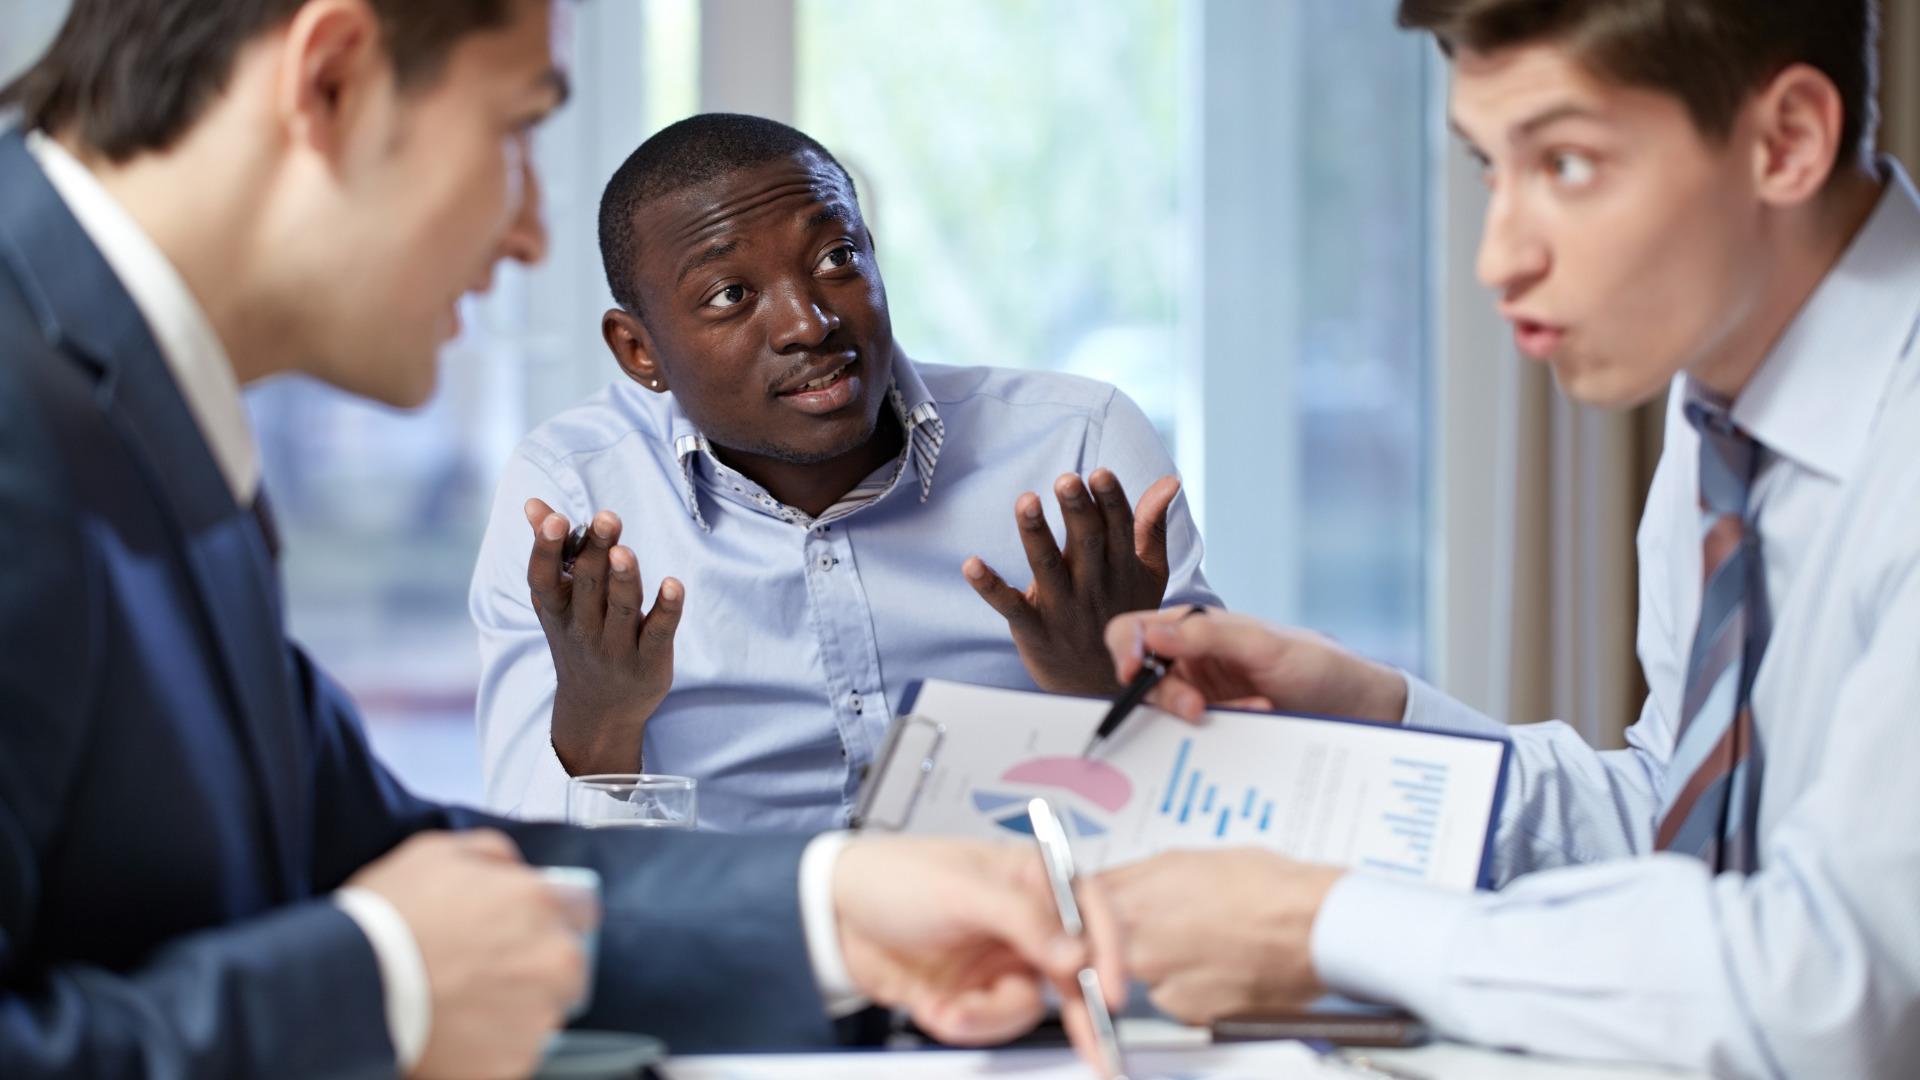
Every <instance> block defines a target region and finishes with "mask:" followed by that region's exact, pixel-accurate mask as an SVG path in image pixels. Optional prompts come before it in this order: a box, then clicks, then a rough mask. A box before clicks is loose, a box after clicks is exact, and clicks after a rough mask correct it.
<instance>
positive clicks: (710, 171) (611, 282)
mask: <svg viewBox="0 0 1920 1080" xmlns="http://www.w3.org/2000/svg"><path fill="white" fill-rule="evenodd" d="M809 152H811V153H815V154H818V155H820V156H821V157H822V158H824V159H826V161H827V163H828V164H829V165H831V166H833V168H834V169H835V170H837V171H838V172H839V173H840V175H841V176H842V177H843V178H844V179H845V180H846V182H847V190H848V191H852V190H853V177H852V176H851V175H849V174H848V173H847V170H846V168H845V167H844V166H842V165H841V164H840V162H839V161H838V160H837V159H836V158H835V157H834V156H833V155H832V154H830V153H828V152H827V148H826V147H824V146H821V145H820V144H819V143H818V142H816V141H815V140H814V139H813V137H812V136H810V135H808V134H807V133H806V132H804V131H801V130H799V129H797V128H793V127H789V126H788V125H786V124H783V123H781V122H779V121H778V120H769V119H767V118H766V117H764V116H744V115H741V114H739V113H702V114H700V115H699V116H690V117H688V118H686V119H685V120H681V121H678V122H677V123H673V124H669V125H668V126H666V127H664V128H661V129H660V130H659V131H657V132H655V133H654V135H653V137H651V138H649V139H648V140H647V141H646V142H643V143H641V144H640V148H639V149H637V150H635V151H634V152H633V153H631V154H629V155H627V160H626V161H624V162H622V163H621V164H620V167H619V168H618V169H615V170H614V173H613V178H612V179H610V180H608V181H607V187H606V190H605V191H604V192H602V193H601V196H600V261H601V263H602V264H603V266H604V268H605V270H606V273H607V288H608V289H609V290H611V291H612V293H613V299H614V302H615V303H617V304H619V305H620V306H621V307H622V308H624V309H625V310H626V311H627V312H628V313H629V314H631V315H633V316H634V317H635V318H637V319H641V320H642V321H644V320H645V318H646V314H645V312H644V311H642V310H641V306H640V289H639V285H638V284H637V283H636V282H635V280H634V274H633V270H634V263H635V262H636V261H637V259H638V257H639V253H640V238H639V237H638V236H637V235H636V234H635V225H634V217H635V215H637V214H638V213H639V211H640V208H641V207H643V206H646V205H647V204H648V203H651V202H653V201H654V200H656V199H660V198H663V197H665V196H667V195H671V194H673V193H675V192H677V191H683V190H685V189H687V188H690V187H694V186H695V185H698V184H704V183H707V182H709V181H712V180H717V179H720V178H721V177H724V176H729V175H731V174H733V173H736V172H739V171H740V170H742V169H745V168H749V167H751V166H754V165H759V164H762V163H764V162H768V161H773V160H775V159H777V158H785V157H791V156H793V155H795V154H802V153H809Z"/></svg>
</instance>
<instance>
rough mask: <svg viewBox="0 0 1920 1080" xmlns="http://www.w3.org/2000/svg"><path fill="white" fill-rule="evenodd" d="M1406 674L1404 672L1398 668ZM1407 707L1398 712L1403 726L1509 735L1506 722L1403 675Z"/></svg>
mask: <svg viewBox="0 0 1920 1080" xmlns="http://www.w3.org/2000/svg"><path fill="white" fill-rule="evenodd" d="M1402 674H1403V675H1406V673H1405V672H1402ZM1406 680H1407V711H1406V712H1405V713H1402V714H1401V716H1400V723H1401V725H1402V726H1404V727H1410V728H1420V729H1422V730H1425V731H1452V732H1457V733H1459V734H1462V735H1491V736H1493V737H1494V738H1496V739H1506V738H1510V737H1512V733H1511V732H1509V731H1508V730H1507V725H1505V724H1502V723H1501V722H1500V721H1498V720H1495V719H1493V718H1492V717H1490V716H1485V715H1482V714H1481V713H1479V712H1478V711H1476V710H1475V709H1473V708H1472V707H1471V706H1469V705H1467V704H1465V703H1464V702H1459V701H1455V700H1454V699H1453V698H1450V697H1448V696H1447V695H1445V694H1443V693H1441V692H1440V691H1438V690H1435V689H1434V688H1433V687H1432V686H1429V685H1428V684H1427V683H1426V681H1425V680H1422V679H1418V678H1415V677H1414V676H1412V675H1406Z"/></svg>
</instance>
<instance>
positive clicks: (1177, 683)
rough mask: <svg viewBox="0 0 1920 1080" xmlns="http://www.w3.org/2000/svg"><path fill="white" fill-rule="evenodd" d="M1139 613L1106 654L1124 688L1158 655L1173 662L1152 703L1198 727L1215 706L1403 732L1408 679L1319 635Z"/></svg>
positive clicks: (1127, 618)
mask: <svg viewBox="0 0 1920 1080" xmlns="http://www.w3.org/2000/svg"><path fill="white" fill-rule="evenodd" d="M1185 615H1186V611H1185V609H1175V610H1170V611H1140V612H1134V613H1133V614H1130V615H1122V616H1120V617H1119V618H1117V619H1115V620H1113V621H1112V622H1110V623H1108V624H1107V649H1108V651H1109V652H1111V653H1112V654H1113V663H1114V670H1115V672H1116V674H1117V675H1118V676H1119V678H1120V681H1121V682H1122V683H1125V682H1129V681H1131V680H1132V679H1133V677H1134V675H1135V674H1136V673H1138V672H1139V670H1140V662H1141V656H1142V654H1143V653H1145V652H1152V653H1154V654H1156V655H1158V656H1162V657H1165V658H1166V659H1168V660H1172V661H1173V662H1174V664H1173V668H1172V669H1171V670H1170V671H1169V672H1168V673H1167V677H1166V678H1165V679H1162V680H1161V682H1160V685H1159V686H1156V687H1155V688H1154V689H1153V692H1152V693H1151V694H1149V695H1147V700H1148V701H1151V702H1152V703H1153V704H1155V705H1158V706H1159V707H1160V708H1162V709H1165V710H1166V711H1168V712H1170V713H1173V714H1174V715H1175V716H1179V717H1182V718H1184V719H1186V720H1190V721H1197V720H1199V719H1200V715H1201V713H1203V712H1205V711H1206V709H1207V707H1208V706H1209V705H1231V706H1241V707H1258V708H1263V709H1281V710H1285V711H1289V712H1306V713H1317V714H1320V715H1325V716H1350V717H1355V718H1358V719H1362V720H1379V721H1384V722H1386V723H1390V724H1397V723H1399V722H1400V721H1401V719H1402V717H1403V716H1404V715H1405V714H1406V710H1407V680H1406V676H1404V675H1402V674H1401V673H1400V672H1398V671H1396V670H1394V669H1393V668H1390V667H1388V666H1386V665H1384V664H1379V663H1375V662H1374V661H1372V660H1368V659H1366V658H1365V657H1361V656H1356V655H1354V654H1353V653H1350V652H1348V651H1347V650H1345V649H1343V648H1341V647H1340V646H1339V645H1336V644H1334V643H1333V642H1332V641H1330V640H1328V639H1326V638H1324V637H1321V636H1320V635H1318V634H1314V633H1309V632H1307V631H1304V630H1291V629H1283V628H1281V627H1277V626H1271V625H1268V624H1267V623H1264V622H1261V621H1260V620H1258V619H1253V618H1248V617H1247V616H1245V615H1232V614H1228V613H1226V612H1223V611H1208V612H1207V613H1206V614H1205V615H1204V616H1201V617H1197V618H1192V619H1189V618H1185Z"/></svg>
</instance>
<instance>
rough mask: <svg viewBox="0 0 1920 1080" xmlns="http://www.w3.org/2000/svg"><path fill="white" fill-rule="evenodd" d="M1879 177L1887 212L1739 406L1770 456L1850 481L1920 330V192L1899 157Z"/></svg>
mask: <svg viewBox="0 0 1920 1080" xmlns="http://www.w3.org/2000/svg"><path fill="white" fill-rule="evenodd" d="M1880 172H1881V175H1882V176H1883V177H1885V179H1886V191H1885V193H1884V194H1882V195H1881V197H1880V204H1879V206H1878V207H1877V208H1876V209H1875V210H1874V212H1873V214H1872V216H1871V217H1869V218H1868V219H1867V224H1866V225H1865V226H1864V227H1863V228H1862V229H1861V230H1860V234H1859V235H1858V236H1857V237H1855V238H1854V241H1853V243H1852V245H1851V246H1850V247H1848V249H1847V252H1846V254H1845V255H1843V256H1841V259H1840V261H1839V262H1838V263H1837V264H1835V266H1834V268H1833V270H1832V271H1831V272H1830V273H1828V274H1827V277H1826V280H1825V281H1823V282H1822V283H1821V285H1820V287H1819V288H1818V289H1816V290H1815V291H1814V294H1813V296H1812V297H1811V298H1809V299H1808V301H1807V304H1806V306H1805V307H1804V308H1802V309H1801V311H1800V314H1799V315H1798V316H1796V317H1795V319H1794V321H1793V323H1792V325H1791V326H1789V327H1788V328H1787V332H1786V333H1785V334H1784V335H1782V336H1781V338H1780V341H1779V342H1778V343H1777V344H1775V346H1774V347H1773V351H1772V352H1771V353H1769V354H1768V356H1767V359H1766V360H1765V361H1764V362H1762V364H1761V365H1760V369H1759V370H1758V371H1756V372H1755V373H1754V376H1753V379H1752V380H1751V381H1749V382H1748V383H1747V386H1746V388H1745V389H1744V390H1742V391H1741V392H1740V396H1739V399H1738V400H1737V401H1735V402H1734V405H1733V420H1734V423H1736V424H1738V425H1739V426H1740V427H1741V428H1742V429H1743V430H1745V431H1746V432H1748V433H1749V434H1751V435H1752V436H1753V437H1754V438H1755V439H1758V440H1759V441H1760V443H1761V444H1762V445H1764V446H1765V447H1766V448H1767V449H1768V450H1769V451H1770V452H1772V453H1775V454H1778V455H1780V456H1782V457H1786V458H1789V459H1791V460H1793V461H1795V462H1796V463H1798V464H1800V465H1803V466H1805V467H1806V468H1809V469H1812V470H1814V471H1815V472H1818V473H1820V474H1822V475H1824V476H1827V477H1829V478H1831V479H1834V480H1838V481H1841V482H1845V481H1846V480H1847V479H1848V478H1850V477H1851V476H1852V475H1853V473H1854V472H1855V470H1856V469H1857V468H1858V467H1859V465H1860V462H1861V458H1862V456H1863V455H1864V453H1865V452H1866V447H1867V439H1868V437H1869V435H1870V434H1871V432H1872V431H1873V427H1874V424H1873V420H1874V417H1875V414H1876V413H1877V412H1878V410H1879V408H1880V405H1881V402H1882V401H1883V400H1884V398H1885V396H1886V389H1887V383H1888V380H1889V379H1890V378H1891V377H1892V375H1893V371H1894V366H1895V364H1896V363H1898V360H1899V357H1901V356H1903V355H1904V354H1905V353H1906V347H1907V345H1908V343H1909V342H1911V340H1912V338H1913V335H1914V331H1915V329H1916V325H1920V260H1916V259H1914V257H1913V253H1914V252H1915V251H1920V195H1916V194H1915V192H1914V188H1913V183H1912V181H1911V180H1909V179H1908V177H1907V174H1906V172H1905V171H1904V170H1903V169H1901V167H1900V165H1899V163H1898V162H1896V161H1894V160H1893V159H1892V158H1882V159H1881V162H1880Z"/></svg>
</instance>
